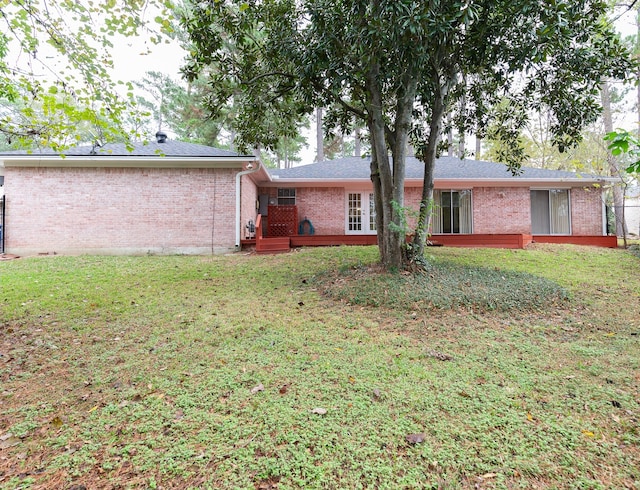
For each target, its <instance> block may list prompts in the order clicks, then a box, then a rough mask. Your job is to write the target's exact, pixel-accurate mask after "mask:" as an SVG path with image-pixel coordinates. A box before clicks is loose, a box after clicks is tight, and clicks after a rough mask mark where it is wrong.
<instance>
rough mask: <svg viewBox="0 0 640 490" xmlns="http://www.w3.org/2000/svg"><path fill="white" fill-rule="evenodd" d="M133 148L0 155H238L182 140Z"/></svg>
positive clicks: (116, 146)
mask: <svg viewBox="0 0 640 490" xmlns="http://www.w3.org/2000/svg"><path fill="white" fill-rule="evenodd" d="M132 145H133V149H132V150H131V151H130V150H129V149H128V148H127V147H126V145H125V144H124V143H107V144H105V145H103V146H101V147H94V146H92V145H83V146H75V147H72V148H69V149H68V150H65V151H63V152H61V153H60V152H54V151H53V150H51V149H49V148H43V149H35V150H16V151H7V152H0V156H2V155H5V156H9V155H12V156H14V155H60V154H63V155H65V156H69V157H71V156H82V157H91V156H95V157H105V156H113V157H156V156H167V157H203V158H212V157H218V158H220V157H222V158H224V157H240V156H242V155H239V154H237V153H234V152H232V151H228V150H221V149H219V148H213V147H211V146H205V145H198V144H195V143H185V142H183V141H174V140H166V141H165V142H164V143H157V142H156V141H150V142H147V143H140V142H137V143H132ZM251 158H253V157H251Z"/></svg>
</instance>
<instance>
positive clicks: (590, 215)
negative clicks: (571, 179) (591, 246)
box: [570, 187, 603, 235]
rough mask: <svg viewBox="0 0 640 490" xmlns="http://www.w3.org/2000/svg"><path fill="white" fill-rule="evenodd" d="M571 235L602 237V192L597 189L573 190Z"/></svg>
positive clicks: (577, 188)
mask: <svg viewBox="0 0 640 490" xmlns="http://www.w3.org/2000/svg"><path fill="white" fill-rule="evenodd" d="M570 194H571V233H572V234H573V235H602V234H603V229H602V228H603V225H602V218H603V217H602V213H603V209H602V190H601V189H598V188H595V187H584V188H582V187H576V188H573V189H571V191H570Z"/></svg>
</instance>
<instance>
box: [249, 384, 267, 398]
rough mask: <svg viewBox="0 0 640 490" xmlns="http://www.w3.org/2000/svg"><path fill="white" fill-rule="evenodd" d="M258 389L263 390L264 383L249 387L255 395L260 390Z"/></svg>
mask: <svg viewBox="0 0 640 490" xmlns="http://www.w3.org/2000/svg"><path fill="white" fill-rule="evenodd" d="M260 391H264V385H263V384H262V383H260V384H258V385H256V386H254V387H253V388H251V394H252V395H255V394H256V393H258V392H260Z"/></svg>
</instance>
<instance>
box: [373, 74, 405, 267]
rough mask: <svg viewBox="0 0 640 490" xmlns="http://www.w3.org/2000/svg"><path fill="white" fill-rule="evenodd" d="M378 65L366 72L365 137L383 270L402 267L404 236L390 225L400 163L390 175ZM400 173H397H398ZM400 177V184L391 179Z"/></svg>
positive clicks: (400, 194) (399, 188)
mask: <svg viewBox="0 0 640 490" xmlns="http://www.w3.org/2000/svg"><path fill="white" fill-rule="evenodd" d="M379 72H380V66H379V65H378V64H377V63H374V64H373V65H372V66H371V67H370V69H369V72H368V73H367V80H366V84H367V92H368V94H369V97H370V98H369V100H368V101H367V113H368V121H367V124H368V126H369V137H370V139H371V181H372V183H373V190H374V199H375V206H376V227H377V233H378V247H379V249H380V261H381V262H382V265H383V267H384V268H385V269H387V270H400V269H402V268H403V267H404V246H403V245H404V233H401V232H400V230H399V229H398V227H397V226H393V225H394V223H395V224H397V223H398V219H397V208H395V207H394V206H393V204H392V203H393V201H394V200H396V201H397V200H398V199H400V202H403V201H404V162H401V163H400V168H398V166H397V163H398V162H395V161H394V166H393V167H394V168H393V174H392V171H391V165H390V162H389V155H388V152H387V145H388V144H389V147H391V148H392V151H393V148H394V147H395V141H393V138H391V139H392V141H389V140H388V138H387V136H391V135H388V130H387V128H386V126H385V120H384V114H383V112H382V107H383V103H382V93H381V90H380V85H379V81H378V74H379ZM400 172H401V173H400ZM398 175H400V176H401V178H400V182H397V181H396V180H395V178H396V176H398Z"/></svg>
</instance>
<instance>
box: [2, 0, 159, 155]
mask: <svg viewBox="0 0 640 490" xmlns="http://www.w3.org/2000/svg"><path fill="white" fill-rule="evenodd" d="M167 7H170V5H169V4H168V3H167V4H166V5H165V4H163V2H162V0H157V1H156V0H117V1H115V0H114V1H109V2H93V1H90V0H86V1H85V0H81V1H77V2H75V1H74V2H68V1H65V0H0V25H2V29H0V134H1V135H3V136H4V137H5V139H6V140H7V141H8V142H18V143H21V144H23V145H24V146H33V145H34V144H35V145H43V146H50V147H53V148H62V147H65V146H68V145H71V144H76V143H78V142H79V141H85V140H86V139H87V138H90V137H93V138H95V139H100V140H109V139H114V138H119V139H122V138H123V137H125V136H127V135H126V131H125V129H124V128H123V121H125V120H126V116H127V112H128V110H129V108H130V107H129V105H130V102H131V101H132V91H133V86H132V85H131V84H124V83H122V82H118V81H115V80H113V78H112V74H111V72H110V70H111V68H112V66H113V58H112V54H113V53H112V49H113V47H114V39H115V37H116V36H122V37H125V38H126V37H132V36H136V35H139V34H142V33H144V34H145V35H147V36H149V40H150V42H152V43H153V42H155V43H158V42H160V41H161V34H162V33H164V34H169V33H170V32H171V22H170V21H169V19H170V14H169V10H167ZM151 12H154V13H157V15H156V16H155V18H152V19H147V16H153V14H152V13H151Z"/></svg>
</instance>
